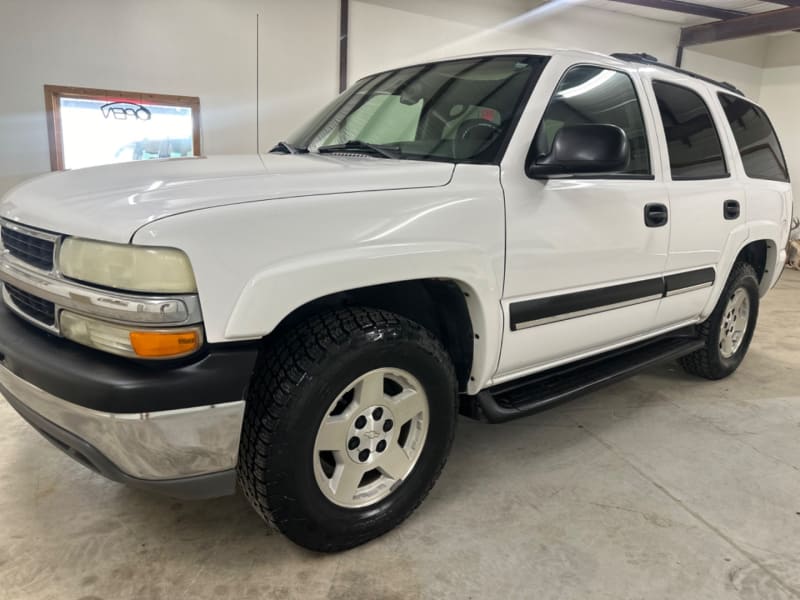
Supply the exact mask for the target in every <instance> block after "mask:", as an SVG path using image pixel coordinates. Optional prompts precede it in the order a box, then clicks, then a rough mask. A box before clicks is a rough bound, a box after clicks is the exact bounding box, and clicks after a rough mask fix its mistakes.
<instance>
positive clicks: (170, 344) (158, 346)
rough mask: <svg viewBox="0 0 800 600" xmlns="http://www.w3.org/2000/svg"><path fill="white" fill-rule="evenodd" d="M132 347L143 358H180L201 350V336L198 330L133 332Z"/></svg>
mask: <svg viewBox="0 0 800 600" xmlns="http://www.w3.org/2000/svg"><path fill="white" fill-rule="evenodd" d="M131 346H133V351H134V352H136V355H137V356H140V357H142V358H172V357H179V356H184V355H186V354H191V353H192V352H194V351H195V350H197V349H198V348H200V334H199V333H198V332H197V331H196V330H190V331H178V332H165V331H131Z"/></svg>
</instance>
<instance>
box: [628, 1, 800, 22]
mask: <svg viewBox="0 0 800 600" xmlns="http://www.w3.org/2000/svg"><path fill="white" fill-rule="evenodd" d="M613 1H614V2H619V3H621V4H632V5H634V6H644V7H646V8H658V9H661V10H671V11H672V12H678V13H683V14H686V15H696V16H698V17H707V18H709V19H732V18H735V17H741V16H743V15H746V14H748V13H746V12H742V11H739V10H728V9H726V8H717V7H715V6H704V5H702V4H694V3H692V2H683V1H682V0H613ZM798 2H800V0H798Z"/></svg>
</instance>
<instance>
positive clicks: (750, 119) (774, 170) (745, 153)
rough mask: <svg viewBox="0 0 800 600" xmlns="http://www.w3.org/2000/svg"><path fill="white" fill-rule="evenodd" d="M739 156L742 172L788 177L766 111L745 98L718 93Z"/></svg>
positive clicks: (769, 177)
mask: <svg viewBox="0 0 800 600" xmlns="http://www.w3.org/2000/svg"><path fill="white" fill-rule="evenodd" d="M719 100H720V102H722V108H723V109H724V110H725V116H726V117H728V123H730V125H731V129H732V130H733V137H734V138H736V145H737V146H738V148H739V154H740V155H741V157H742V164H743V165H744V172H745V173H747V176H748V177H753V178H754V179H774V180H777V181H789V172H788V170H787V169H786V159H785V158H784V156H783V152H782V151H781V145H780V143H779V142H778V137H777V136H776V135H775V130H774V129H773V128H772V124H771V123H770V122H769V119H768V118H767V115H766V113H765V112H764V111H763V110H761V109H760V108H758V107H757V106H755V105H753V104H750V103H749V102H747V100H744V99H742V98H737V97H736V96H731V95H729V94H720V95H719Z"/></svg>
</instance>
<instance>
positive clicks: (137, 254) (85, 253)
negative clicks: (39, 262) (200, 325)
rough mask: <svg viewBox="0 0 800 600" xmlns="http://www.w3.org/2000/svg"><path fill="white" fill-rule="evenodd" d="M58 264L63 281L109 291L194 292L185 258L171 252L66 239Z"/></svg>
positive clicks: (144, 247)
mask: <svg viewBox="0 0 800 600" xmlns="http://www.w3.org/2000/svg"><path fill="white" fill-rule="evenodd" d="M58 263H59V269H60V270H61V273H63V274H64V275H65V276H66V277H69V278H71V279H77V280H78V281H85V282H87V283H94V284H97V285H102V286H105V287H109V288H114V289H119V290H127V291H130V292H146V293H151V294H193V293H195V292H196V291H197V284H196V283H195V280H194V273H193V271H192V266H191V264H190V263H189V258H188V257H187V256H186V254H184V253H183V252H181V251H180V250H176V249H174V248H151V247H147V246H130V245H123V244H108V243H105V242H94V241H91V240H83V239H79V238H67V239H66V240H64V243H63V244H62V245H61V251H60V252H59V259H58Z"/></svg>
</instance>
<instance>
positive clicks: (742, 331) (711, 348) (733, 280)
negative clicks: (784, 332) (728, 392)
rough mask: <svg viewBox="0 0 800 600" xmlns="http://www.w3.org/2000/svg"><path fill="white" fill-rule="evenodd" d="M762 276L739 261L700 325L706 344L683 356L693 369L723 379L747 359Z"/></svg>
mask: <svg viewBox="0 0 800 600" xmlns="http://www.w3.org/2000/svg"><path fill="white" fill-rule="evenodd" d="M758 302H759V295H758V277H757V276H756V272H755V270H754V269H753V267H752V266H751V265H749V264H747V263H736V264H735V265H734V267H733V269H732V271H731V274H730V277H729V278H728V281H727V283H726V284H725V289H724V290H723V291H722V295H721V296H720V298H719V301H718V302H717V306H716V307H715V308H714V312H712V313H711V315H710V316H709V317H708V319H706V320H705V321H704V322H703V323H701V324H700V325H699V326H698V332H699V333H700V336H701V337H702V338H703V339H704V340H705V347H704V348H701V349H700V350H697V351H696V352H693V353H692V354H689V355H688V356H685V357H683V358H681V359H680V363H681V366H682V367H683V368H684V369H685V370H686V371H687V372H689V373H692V374H694V375H699V376H700V377H705V378H706V379H722V378H723V377H727V376H728V375H730V374H731V373H733V372H734V371H735V370H736V369H737V368H738V367H739V365H740V364H741V363H742V361H743V360H744V357H745V354H747V349H748V348H749V347H750V340H752V338H753V332H754V331H755V328H756V321H757V319H758Z"/></svg>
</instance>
